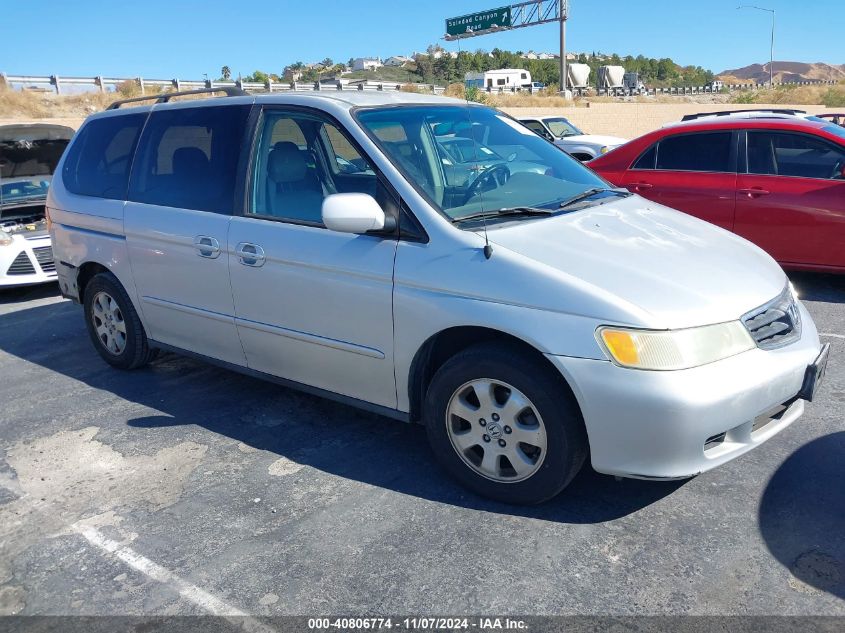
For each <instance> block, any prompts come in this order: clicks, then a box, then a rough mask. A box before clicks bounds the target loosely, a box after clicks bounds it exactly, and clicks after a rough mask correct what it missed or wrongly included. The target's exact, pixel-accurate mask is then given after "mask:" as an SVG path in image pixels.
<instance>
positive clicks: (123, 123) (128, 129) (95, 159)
mask: <svg viewBox="0 0 845 633" xmlns="http://www.w3.org/2000/svg"><path fill="white" fill-rule="evenodd" d="M146 118H147V115H146V114H127V115H123V116H113V117H106V118H102V119H94V120H92V121H89V122H88V123H87V124H86V125H85V126H84V127H83V128H82V130H81V131H80V132H79V135H78V137H77V139H76V140H75V141H74V142H73V143H72V144H71V146H70V149H69V150H68V155H67V158H66V159H65V162H64V168H63V169H62V182H63V183H64V186H65V189H67V190H68V191H70V192H71V193H75V194H78V195H82V196H95V197H98V198H110V199H112V200H122V199H124V198H125V197H126V186H127V184H128V182H129V168H130V167H131V165H132V156H133V154H134V153H135V146H136V145H137V143H138V136H139V135H140V133H141V128H142V127H143V126H144V120H145V119H146Z"/></svg>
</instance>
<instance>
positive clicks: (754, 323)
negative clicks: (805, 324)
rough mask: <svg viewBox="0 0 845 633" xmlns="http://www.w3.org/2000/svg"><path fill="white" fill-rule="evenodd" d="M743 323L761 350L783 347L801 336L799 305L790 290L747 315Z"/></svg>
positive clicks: (743, 318)
mask: <svg viewBox="0 0 845 633" xmlns="http://www.w3.org/2000/svg"><path fill="white" fill-rule="evenodd" d="M742 322H743V324H744V325H745V327H746V329H748V332H749V333H750V334H751V337H752V338H753V339H754V341H755V342H756V343H757V347H759V348H761V349H775V348H777V347H783V346H784V345H788V344H789V343H791V342H792V341H794V340H796V339H797V338H798V337H800V336H801V317H800V315H799V312H798V304H797V303H795V299H794V298H793V296H792V293H791V292H790V291H789V288H787V289H786V290H784V291H783V293H782V294H781V295H780V296H779V297H778V298H777V299H775V300H773V301H770V302H769V303H767V304H766V305H764V306H762V307H760V308H757V309H756V310H752V311H751V312H749V313H748V314H746V315H745V316H744V317H742Z"/></svg>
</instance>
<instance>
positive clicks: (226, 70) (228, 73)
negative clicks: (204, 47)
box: [220, 66, 232, 81]
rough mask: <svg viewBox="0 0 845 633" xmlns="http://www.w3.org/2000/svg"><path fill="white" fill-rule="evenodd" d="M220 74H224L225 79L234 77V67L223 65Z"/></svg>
mask: <svg viewBox="0 0 845 633" xmlns="http://www.w3.org/2000/svg"><path fill="white" fill-rule="evenodd" d="M220 74H221V75H222V77H223V79H225V80H226V81H229V79H231V78H232V69H231V68H229V67H228V66H223V68H221V69H220Z"/></svg>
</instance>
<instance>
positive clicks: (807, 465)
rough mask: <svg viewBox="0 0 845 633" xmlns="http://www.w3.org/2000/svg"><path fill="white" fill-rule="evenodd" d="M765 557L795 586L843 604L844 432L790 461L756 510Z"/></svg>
mask: <svg viewBox="0 0 845 633" xmlns="http://www.w3.org/2000/svg"><path fill="white" fill-rule="evenodd" d="M759 521H760V531H761V533H762V535H763V539H764V540H765V542H766V546H767V547H768V548H769V551H771V553H772V554H773V555H774V557H775V558H777V559H778V560H779V561H780V562H781V564H783V565H784V566H785V567H786V568H787V569H789V571H790V572H791V573H792V574H793V575H794V576H795V577H796V578H798V579H799V580H800V581H801V582H803V583H805V584H807V585H810V586H811V587H815V588H816V589H820V590H822V591H827V592H830V593H832V594H833V595H835V596H838V597H840V598H843V599H845V431H841V432H838V433H831V434H830V435H825V436H823V437H820V438H818V439H816V440H814V441H812V442H810V443H809V444H806V445H804V446H802V447H801V448H799V449H798V450H797V451H795V452H794V453H793V454H792V455H790V456H789V457H788V458H787V459H786V460H785V461H784V462H783V464H781V466H780V467H779V468H778V470H777V471H776V472H775V474H774V475H772V478H771V479H770V480H769V483H768V485H767V486H766V490H765V492H764V493H763V498H762V501H761V502H760V510H759Z"/></svg>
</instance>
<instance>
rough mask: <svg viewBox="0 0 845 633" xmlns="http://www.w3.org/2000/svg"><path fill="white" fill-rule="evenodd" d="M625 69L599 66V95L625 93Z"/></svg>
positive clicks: (597, 83) (597, 84) (597, 86)
mask: <svg viewBox="0 0 845 633" xmlns="http://www.w3.org/2000/svg"><path fill="white" fill-rule="evenodd" d="M624 80H625V69H624V68H623V67H622V66H599V71H598V77H597V81H596V88H597V90H598V91H599V93H603V92H604V93H607V94H612V95H621V94H624V93H625V81H624Z"/></svg>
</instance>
